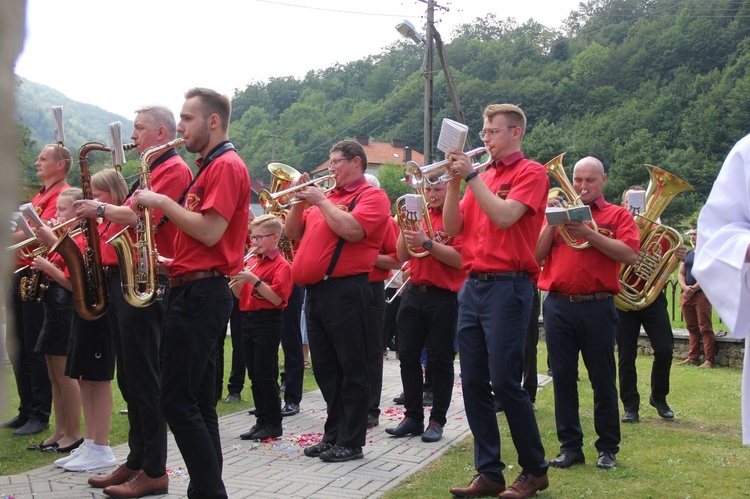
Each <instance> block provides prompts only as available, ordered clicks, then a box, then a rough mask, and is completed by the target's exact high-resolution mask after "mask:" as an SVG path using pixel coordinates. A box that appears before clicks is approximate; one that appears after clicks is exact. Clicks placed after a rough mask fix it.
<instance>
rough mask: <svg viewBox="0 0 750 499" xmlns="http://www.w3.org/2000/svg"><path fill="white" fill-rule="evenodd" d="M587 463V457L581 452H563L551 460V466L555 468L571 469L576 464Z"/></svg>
mask: <svg viewBox="0 0 750 499" xmlns="http://www.w3.org/2000/svg"><path fill="white" fill-rule="evenodd" d="M585 462H586V457H585V456H584V455H583V452H581V451H578V452H573V451H562V452H560V454H559V455H558V456H557V457H556V458H554V459H550V461H549V465H550V466H552V467H554V468H570V467H571V466H573V465H574V464H584V463H585Z"/></svg>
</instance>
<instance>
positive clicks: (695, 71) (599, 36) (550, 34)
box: [230, 0, 750, 228]
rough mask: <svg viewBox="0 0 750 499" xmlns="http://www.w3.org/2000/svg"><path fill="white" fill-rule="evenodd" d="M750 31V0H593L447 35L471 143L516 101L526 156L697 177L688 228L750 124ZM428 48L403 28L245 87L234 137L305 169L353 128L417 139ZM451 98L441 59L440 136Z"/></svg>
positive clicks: (687, 201)
mask: <svg viewBox="0 0 750 499" xmlns="http://www.w3.org/2000/svg"><path fill="white" fill-rule="evenodd" d="M488 10H496V9H494V8H493V7H492V6H491V5H490V4H488ZM438 29H440V26H438ZM749 35H750V0H710V1H709V0H591V1H589V2H587V3H585V4H584V3H582V4H581V6H580V9H579V10H578V12H575V13H572V14H571V15H570V17H569V18H568V19H567V20H565V23H564V28H563V30H562V31H557V30H553V29H550V28H547V27H545V26H542V25H540V24H538V23H535V22H527V23H525V24H518V23H516V22H515V21H514V20H511V19H505V20H503V19H500V18H498V17H496V16H494V15H492V14H488V15H487V16H486V17H485V18H483V19H477V20H476V21H475V22H472V23H470V24H467V25H464V26H462V27H460V28H459V29H458V30H456V32H454V33H452V34H450V35H449V36H447V34H446V33H443V38H444V39H445V40H449V42H448V43H446V46H445V52H446V58H447V61H448V64H449V65H450V67H451V72H452V76H453V79H454V80H455V82H456V85H457V89H458V94H459V97H460V100H461V103H462V105H463V107H464V112H465V114H466V116H467V119H468V120H469V123H468V125H469V127H470V130H471V133H472V141H473V144H474V145H479V143H480V141H479V139H478V137H477V136H476V132H477V131H479V130H480V129H481V127H482V118H481V113H482V110H483V109H484V107H485V106H486V105H487V104H489V103H493V102H511V103H515V104H519V105H520V106H521V107H522V108H523V109H524V110H525V112H526V114H527V116H528V118H529V126H528V129H527V137H526V139H525V142H524V151H525V153H526V155H527V156H529V157H531V158H534V159H536V160H538V161H540V162H546V161H548V160H550V159H551V158H553V157H554V156H556V155H558V154H560V153H561V152H567V154H566V157H565V164H566V168H567V169H568V171H569V172H570V170H571V169H572V165H573V164H574V163H575V161H577V160H578V159H580V158H581V157H582V156H585V155H589V154H594V155H596V156H598V157H600V158H601V159H602V160H603V161H604V163H605V165H606V166H607V167H608V168H609V182H608V184H607V186H606V189H605V195H606V196H607V198H608V199H610V200H619V198H620V193H621V192H622V191H623V190H624V189H625V188H626V187H627V186H629V185H631V184H636V183H641V184H644V185H645V184H646V183H647V182H648V173H647V171H646V169H645V168H644V167H643V164H644V163H649V164H654V165H657V166H660V167H662V168H665V169H667V170H668V171H670V172H672V173H675V174H676V175H678V176H680V177H682V178H683V179H685V180H686V181H688V182H690V183H691V184H693V186H694V187H695V188H696V191H695V192H694V193H687V194H680V195H679V196H678V197H677V198H676V199H675V201H673V202H672V204H671V205H670V207H669V208H668V209H667V211H666V212H665V214H664V216H663V219H664V220H665V221H666V222H668V223H671V224H675V225H678V226H681V227H683V228H684V227H685V226H686V224H687V223H689V222H690V221H691V219H692V218H694V216H695V213H696V211H697V210H698V209H699V208H700V206H701V205H702V203H703V201H704V200H705V198H706V197H707V195H708V193H709V191H710V189H711V185H712V182H713V179H714V178H715V176H716V173H717V172H718V168H719V167H720V165H721V162H722V160H723V158H724V157H725V155H726V154H727V152H728V151H729V149H730V148H731V146H732V145H733V144H734V142H736V141H737V140H738V139H739V138H740V137H742V136H743V135H745V134H747V133H748V131H750V91H749V90H750V74H749V73H748V70H749V69H750V36H749ZM422 50H423V49H422V48H421V47H419V46H417V45H415V44H413V43H411V42H406V41H402V42H398V43H395V44H393V45H392V46H391V47H388V48H387V50H386V51H384V52H383V53H381V54H377V55H371V56H368V57H365V58H363V59H361V60H359V61H354V62H351V63H348V64H344V65H337V66H333V67H330V68H327V69H324V70H320V71H310V72H308V73H307V75H306V76H305V77H304V78H302V79H296V78H292V77H284V78H282V77H279V78H271V79H270V80H269V81H266V82H255V83H252V84H250V85H248V86H247V88H245V89H244V90H241V91H238V92H236V93H235V95H234V97H233V105H234V109H233V123H232V125H231V128H230V137H231V138H232V140H233V142H234V143H235V145H236V146H237V148H238V150H239V152H240V154H241V156H242V157H243V159H244V160H245V162H246V163H247V164H248V167H249V169H250V171H251V174H252V175H253V176H261V177H266V176H267V172H266V170H265V166H266V165H267V164H268V163H269V162H270V161H271V160H272V159H273V160H275V161H281V162H285V163H288V164H290V165H292V166H294V167H295V168H297V169H299V170H300V171H309V170H310V169H312V168H313V167H315V166H317V165H318V164H320V163H321V162H323V161H324V160H325V158H326V157H327V153H328V149H329V147H330V146H331V144H333V143H335V142H336V141H338V140H341V139H343V138H347V137H353V136H355V135H369V136H370V137H371V138H373V139H374V140H378V141H384V142H387V141H390V140H391V139H393V138H400V139H405V140H406V141H408V143H409V144H410V145H411V146H412V147H414V148H415V149H417V150H421V144H422V133H423V132H422V119H423V89H424V79H423V76H422V73H421V69H420V67H421V64H422V57H423V53H422ZM436 64H438V61H437V58H436ZM452 109H453V108H452V106H451V103H450V101H449V99H448V92H447V90H446V86H445V80H444V79H443V75H442V72H441V69H440V67H439V64H438V67H437V71H436V73H435V113H434V114H435V123H436V126H435V130H434V133H435V135H436V136H437V133H438V132H439V123H440V120H441V119H442V118H443V117H446V116H447V117H453V110H452ZM435 138H437V137H435Z"/></svg>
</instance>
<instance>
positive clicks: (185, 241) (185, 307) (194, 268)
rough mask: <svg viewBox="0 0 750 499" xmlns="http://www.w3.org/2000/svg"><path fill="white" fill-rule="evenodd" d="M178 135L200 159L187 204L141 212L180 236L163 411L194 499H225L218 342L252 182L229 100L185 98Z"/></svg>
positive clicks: (163, 202) (156, 198)
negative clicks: (231, 132)
mask: <svg viewBox="0 0 750 499" xmlns="http://www.w3.org/2000/svg"><path fill="white" fill-rule="evenodd" d="M185 99H186V100H185V103H184V104H183V106H182V110H181V111H180V122H179V124H178V125H177V132H178V133H180V134H182V137H183V138H184V139H185V140H186V143H185V148H186V149H187V150H188V151H189V152H194V153H198V154H200V158H199V159H198V160H197V162H196V164H197V165H198V168H199V170H198V173H197V174H196V177H195V179H193V183H192V185H191V186H190V188H189V190H188V192H187V194H186V195H185V197H184V201H183V202H182V204H178V203H175V202H174V201H173V200H172V199H170V198H169V196H165V195H163V194H159V193H156V192H153V191H148V190H143V189H141V190H138V191H136V193H135V195H134V196H133V204H135V205H137V204H142V205H144V206H149V207H151V208H158V209H160V210H161V211H163V212H164V214H165V215H166V216H167V217H168V218H169V220H170V223H174V224H175V225H176V226H177V228H178V230H177V236H176V237H175V240H174V257H173V259H172V260H171V261H167V267H168V268H169V284H170V286H171V288H172V289H171V291H170V296H169V304H168V307H167V316H166V320H165V324H164V336H163V338H164V340H163V341H164V344H163V347H162V355H163V365H162V374H161V410H162V414H163V415H164V418H165V419H166V421H167V423H168V424H169V427H170V429H171V430H172V434H173V435H174V437H175V441H176V442H177V446H178V447H179V448H180V452H181V453H182V457H183V458H184V459H185V464H186V466H187V468H188V472H189V473H190V485H189V486H188V497H201V498H209V497H211V498H217V497H221V498H223V497H227V493H226V488H225V487H224V482H223V481H222V478H221V470H222V465H223V458H222V454H221V439H220V436H219V422H218V418H217V416H216V392H215V387H216V383H215V379H214V377H215V373H216V365H215V362H216V360H215V359H216V342H217V338H218V337H219V335H220V334H226V325H227V321H228V320H229V315H230V313H231V311H232V292H231V290H230V289H229V286H228V280H227V278H226V277H225V276H226V275H233V274H236V273H237V272H238V271H239V270H240V269H241V268H242V259H243V256H244V251H243V246H244V241H245V235H246V233H247V219H248V210H249V205H250V176H249V175H248V172H247V167H246V166H245V163H243V161H242V159H240V157H239V156H238V155H237V153H236V152H235V151H234V147H233V146H232V144H231V142H229V136H228V128H229V117H230V115H231V108H232V106H231V102H230V101H229V98H228V97H227V96H225V95H221V94H219V93H218V92H216V91H214V90H210V89H206V88H193V89H191V90H188V92H187V93H186V94H185Z"/></svg>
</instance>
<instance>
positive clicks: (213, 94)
mask: <svg viewBox="0 0 750 499" xmlns="http://www.w3.org/2000/svg"><path fill="white" fill-rule="evenodd" d="M193 97H198V98H200V100H201V103H202V104H203V113H204V114H203V117H204V118H208V117H209V116H211V115H212V114H216V115H217V116H218V117H219V121H221V131H222V132H226V131H227V130H229V118H230V116H231V115H232V101H230V100H229V97H227V96H226V95H222V94H220V93H219V92H217V91H216V90H211V89H210V88H202V87H196V88H191V89H190V90H188V91H187V92H185V99H192V98H193Z"/></svg>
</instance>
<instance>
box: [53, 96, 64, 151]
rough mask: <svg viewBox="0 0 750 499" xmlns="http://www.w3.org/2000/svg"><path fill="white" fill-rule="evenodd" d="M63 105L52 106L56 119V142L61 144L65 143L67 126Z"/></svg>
mask: <svg viewBox="0 0 750 499" xmlns="http://www.w3.org/2000/svg"><path fill="white" fill-rule="evenodd" d="M62 111H63V107H62V106H52V118H53V119H54V121H55V142H57V143H58V144H60V145H63V144H64V143H65V127H64V126H63V117H62Z"/></svg>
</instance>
